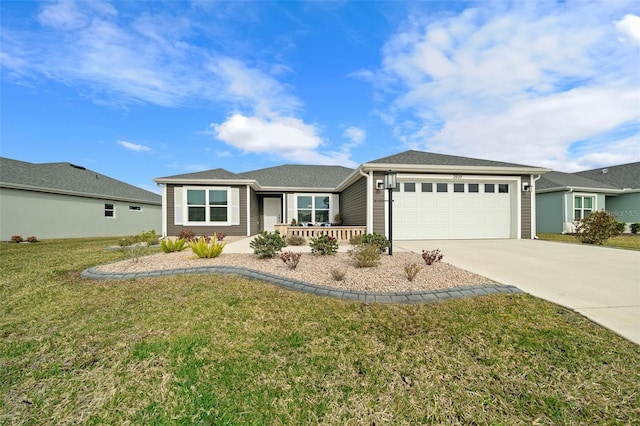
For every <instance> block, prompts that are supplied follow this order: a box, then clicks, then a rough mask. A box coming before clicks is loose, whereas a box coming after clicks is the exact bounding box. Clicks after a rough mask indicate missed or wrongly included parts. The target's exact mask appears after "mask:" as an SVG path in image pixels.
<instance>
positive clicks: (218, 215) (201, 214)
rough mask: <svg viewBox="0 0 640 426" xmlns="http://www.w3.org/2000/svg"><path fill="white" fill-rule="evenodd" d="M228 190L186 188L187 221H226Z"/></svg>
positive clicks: (227, 216) (227, 215) (227, 214)
mask: <svg viewBox="0 0 640 426" xmlns="http://www.w3.org/2000/svg"><path fill="white" fill-rule="evenodd" d="M228 218H229V191H228V190H227V189H187V220H188V221H189V222H212V223H216V222H217V223H220V222H223V223H227V222H228Z"/></svg>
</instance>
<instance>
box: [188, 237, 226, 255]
mask: <svg viewBox="0 0 640 426" xmlns="http://www.w3.org/2000/svg"><path fill="white" fill-rule="evenodd" d="M225 245H226V244H225V243H219V242H217V241H213V242H212V243H208V242H207V240H206V238H204V237H200V238H198V240H197V241H191V242H190V243H189V247H191V250H192V251H193V252H194V253H195V254H196V256H198V257H199V258H201V259H213V258H214V257H218V256H220V254H221V253H222V250H223V249H224V246H225Z"/></svg>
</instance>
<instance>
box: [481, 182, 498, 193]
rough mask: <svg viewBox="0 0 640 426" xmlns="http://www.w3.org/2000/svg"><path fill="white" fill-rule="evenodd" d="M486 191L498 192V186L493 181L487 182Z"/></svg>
mask: <svg viewBox="0 0 640 426" xmlns="http://www.w3.org/2000/svg"><path fill="white" fill-rule="evenodd" d="M484 192H496V186H495V185H494V184H492V183H485V184H484Z"/></svg>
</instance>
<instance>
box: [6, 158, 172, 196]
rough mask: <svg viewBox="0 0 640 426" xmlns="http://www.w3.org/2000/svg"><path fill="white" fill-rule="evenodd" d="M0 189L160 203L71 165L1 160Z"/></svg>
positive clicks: (133, 188)
mask: <svg viewBox="0 0 640 426" xmlns="http://www.w3.org/2000/svg"><path fill="white" fill-rule="evenodd" d="M0 186H4V187H10V188H21V189H29V190H36V191H38V190H40V191H47V192H53V193H60V194H74V195H83V196H90V197H99V198H110V199H124V200H129V201H136V202H144V203H153V204H160V203H161V200H162V197H161V196H160V195H158V194H154V193H153V192H150V191H147V190H144V189H142V188H138V187H137V186H133V185H129V184H128V183H124V182H122V181H119V180H116V179H113V178H110V177H108V176H105V175H102V174H100V173H96V172H94V171H91V170H89V169H87V168H85V167H81V166H76V165H74V164H71V163H42V164H34V163H28V162H24V161H18V160H12V159H9V158H4V157H0Z"/></svg>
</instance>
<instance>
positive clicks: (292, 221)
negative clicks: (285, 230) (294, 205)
mask: <svg viewBox="0 0 640 426" xmlns="http://www.w3.org/2000/svg"><path fill="white" fill-rule="evenodd" d="M291 226H298V221H297V220H296V219H295V218H293V219H291Z"/></svg>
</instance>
